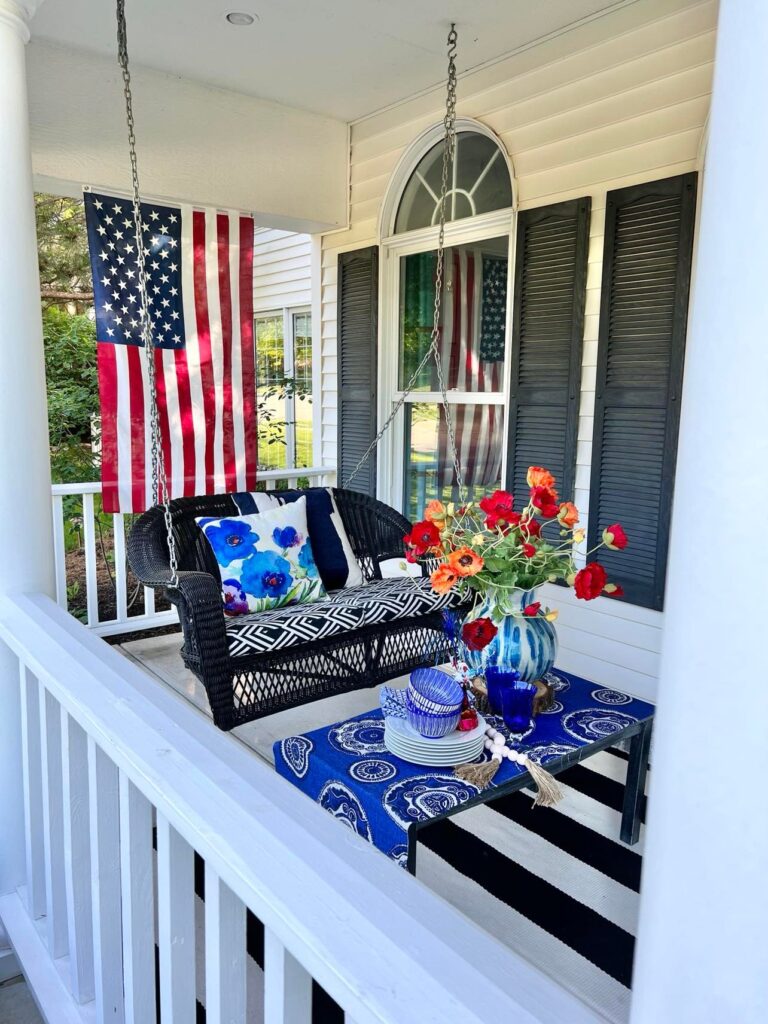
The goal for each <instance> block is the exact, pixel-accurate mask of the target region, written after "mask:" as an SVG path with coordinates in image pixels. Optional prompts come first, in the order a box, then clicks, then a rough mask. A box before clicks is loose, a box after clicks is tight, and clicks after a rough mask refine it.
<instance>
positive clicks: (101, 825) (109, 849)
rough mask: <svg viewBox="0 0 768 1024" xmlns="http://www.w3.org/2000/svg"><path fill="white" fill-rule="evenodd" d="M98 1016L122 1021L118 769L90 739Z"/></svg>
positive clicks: (89, 779)
mask: <svg viewBox="0 0 768 1024" xmlns="http://www.w3.org/2000/svg"><path fill="white" fill-rule="evenodd" d="M88 791H89V797H90V812H91V879H92V889H91V898H92V902H93V959H94V983H95V990H96V1018H97V1020H98V1021H110V1022H112V1024H123V1021H124V1013H123V951H122V927H121V910H120V811H119V796H118V780H117V767H116V766H115V765H114V763H113V762H112V761H110V759H109V758H108V757H107V755H106V754H105V753H104V751H103V750H102V749H101V748H100V747H99V746H97V745H96V743H95V742H94V740H93V738H92V737H90V736H89V737H88Z"/></svg>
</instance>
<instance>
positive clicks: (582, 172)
mask: <svg viewBox="0 0 768 1024" xmlns="http://www.w3.org/2000/svg"><path fill="white" fill-rule="evenodd" d="M716 16H717V5H716V3H715V2H714V0H704V2H695V0H638V2H636V3H634V4H630V5H628V6H626V7H622V8H619V9H617V10H615V11H613V12H612V13H610V14H608V15H605V16H604V17H600V18H596V19H595V20H593V21H590V22H588V23H586V24H582V25H580V26H578V27H577V28H576V29H574V30H572V31H570V32H566V33H564V34H562V35H559V36H557V37H555V38H552V39H550V40H547V41H546V42H544V43H542V44H540V45H538V46H533V47H531V48H529V49H526V50H524V51H522V52H521V53H518V54H515V55H513V56H510V57H508V58H506V59H504V60H501V61H498V62H496V63H495V64H493V65H491V66H488V67H485V68H482V69H480V70H478V71H477V72H473V73H469V74H465V75H463V76H462V77H461V78H460V79H459V90H458V92H459V102H458V108H457V113H458V114H459V116H462V117H472V118H475V119H477V120H479V121H482V122H483V123H484V124H485V125H487V126H488V127H489V128H491V129H492V130H493V131H494V132H496V133H497V134H498V135H499V137H500V139H501V141H502V143H503V144H504V146H505V147H506V149H507V152H508V153H509V154H510V156H511V159H512V163H513V165H514V169H515V175H516V179H517V187H518V194H519V199H520V207H521V208H523V209H524V208H528V207H538V206H544V205H547V204H549V203H556V202H560V201H562V200H565V199H571V198H576V197H579V196H583V195H589V196H591V197H592V220H591V229H590V235H591V238H590V248H589V269H588V277H587V300H586V316H585V326H584V353H583V365H582V393H581V408H580V418H579V444H578V454H577V469H576V493H575V501H576V504H577V505H578V507H579V508H580V509H581V510H583V513H584V515H583V521H584V525H586V511H587V508H588V502H589V476H590V466H591V445H592V420H593V413H594V398H595V373H596V364H597V337H598V318H599V308H600V284H601V273H602V255H603V225H604V221H605V203H606V192H607V191H608V190H609V189H614V188H621V187H623V186H626V185H631V184H634V183H636V182H640V181H652V180H655V179H658V178H664V177H670V176H672V175H676V174H682V173H683V172H686V171H691V170H700V169H701V168H700V152H701V149H702V140H703V137H704V133H705V126H706V119H707V113H708V109H709V94H710V90H711V80H712V68H713V59H714V44H715V25H716ZM442 104H443V90H442V89H439V90H433V91H431V92H429V93H426V94H424V95H421V96H418V97H415V98H413V99H412V100H409V101H407V102H405V103H402V104H399V105H397V106H395V107H392V108H390V109H388V110H385V111H383V112H381V113H380V114H377V115H373V116H371V117H369V118H366V119H364V120H362V121H359V122H357V123H355V124H353V125H352V132H351V145H352V164H351V193H350V200H351V212H350V227H349V229H348V230H346V231H342V232H333V233H331V234H328V235H325V236H324V238H323V247H322V280H321V287H322V291H321V329H322V337H321V351H322V458H323V462H324V463H325V464H328V465H335V462H336V444H337V438H336V387H337V374H336V264H337V259H338V255H339V253H340V252H342V251H345V250H348V249H356V248H359V247H361V246H365V245H373V244H376V243H377V242H378V241H379V239H378V217H379V211H380V207H381V203H382V199H383V197H384V193H385V191H386V188H387V185H388V183H389V180H390V177H391V175H392V172H393V171H394V169H395V167H396V165H397V162H398V160H399V159H400V157H401V156H402V154H403V151H404V150H405V149H406V148H407V147H408V145H410V143H412V142H413V140H414V139H415V138H416V137H417V136H418V135H419V134H420V133H421V132H423V131H424V130H425V129H426V128H428V127H429V126H431V125H433V124H435V123H437V122H438V121H440V120H441V119H442V116H443V114H442ZM395 343H396V339H382V340H381V344H395ZM546 599H547V600H548V601H551V603H552V604H553V605H554V606H556V607H559V608H560V620H559V636H560V648H561V653H560V657H559V664H560V665H561V666H562V667H563V668H565V669H566V670H567V669H572V670H573V671H575V672H577V673H580V674H582V675H585V676H587V677H589V678H591V679H594V680H595V681H596V682H599V683H603V684H613V685H616V686H618V687H619V688H622V687H623V688H625V689H627V690H630V691H632V692H634V693H636V694H638V695H640V696H648V697H653V696H654V695H655V691H656V677H657V662H658V651H659V645H660V639H661V624H662V619H663V616H662V614H661V613H659V612H654V611H650V610H647V609H644V608H637V607H635V606H631V605H627V604H621V603H620V602H615V601H614V602H612V601H611V599H610V598H599V599H598V600H596V601H592V602H589V604H586V603H584V602H582V601H580V602H575V600H574V599H573V597H572V595H569V594H568V593H565V592H564V591H563V590H562V589H561V588H553V589H552V590H551V591H550V592H549V593H548V594H547V595H546Z"/></svg>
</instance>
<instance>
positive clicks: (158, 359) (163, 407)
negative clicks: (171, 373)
mask: <svg viewBox="0 0 768 1024" xmlns="http://www.w3.org/2000/svg"><path fill="white" fill-rule="evenodd" d="M158 340H159V339H158ZM154 357H155V385H156V391H157V418H158V421H159V424H160V443H161V445H162V449H163V465H164V466H165V478H166V480H167V481H168V486H169V487H170V486H171V480H172V479H173V476H174V466H173V455H172V453H171V424H170V421H169V419H168V398H167V395H166V391H165V366H164V365H163V352H162V349H154ZM147 415H149V410H147ZM150 456H151V453H150ZM147 468H148V470H149V472H150V473H151V472H152V466H151V465H150V466H148V467H147ZM153 497H154V499H155V501H157V498H158V497H159V495H153Z"/></svg>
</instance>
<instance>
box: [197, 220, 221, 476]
mask: <svg viewBox="0 0 768 1024" xmlns="http://www.w3.org/2000/svg"><path fill="white" fill-rule="evenodd" d="M192 251H193V260H194V262H193V266H192V273H193V276H194V282H195V314H196V317H197V343H198V347H199V349H200V379H201V384H202V391H203V411H204V412H205V427H206V429H205V493H206V494H213V493H214V482H213V443H214V437H213V430H214V423H215V421H216V396H215V393H214V381H213V364H212V362H211V326H210V321H209V319H208V285H207V281H206V275H205V213H203V212H202V211H201V210H195V211H194V213H193V214H192Z"/></svg>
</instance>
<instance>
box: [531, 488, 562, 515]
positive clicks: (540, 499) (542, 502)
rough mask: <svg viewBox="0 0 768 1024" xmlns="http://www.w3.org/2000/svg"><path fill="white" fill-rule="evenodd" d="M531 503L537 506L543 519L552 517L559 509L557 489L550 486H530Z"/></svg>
mask: <svg viewBox="0 0 768 1024" xmlns="http://www.w3.org/2000/svg"><path fill="white" fill-rule="evenodd" d="M531 504H532V505H533V507H534V508H537V509H538V510H539V512H540V513H541V514H542V515H543V516H544V518H545V519H554V518H555V516H556V515H557V513H558V512H559V511H560V504H559V502H558V498H557V491H554V490H552V488H551V487H532V488H531Z"/></svg>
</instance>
